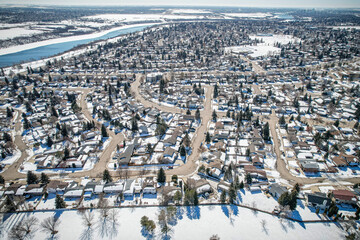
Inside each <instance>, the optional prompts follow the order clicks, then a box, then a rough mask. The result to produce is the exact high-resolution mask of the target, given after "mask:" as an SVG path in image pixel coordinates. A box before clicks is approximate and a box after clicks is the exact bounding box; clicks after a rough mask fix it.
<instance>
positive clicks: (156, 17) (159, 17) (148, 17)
mask: <svg viewBox="0 0 360 240" xmlns="http://www.w3.org/2000/svg"><path fill="white" fill-rule="evenodd" d="M203 18H204V16H201V15H172V14H100V15H94V16H86V17H83V19H87V20H96V19H101V20H105V21H108V22H111V23H114V22H143V21H162V22H165V21H166V19H203Z"/></svg>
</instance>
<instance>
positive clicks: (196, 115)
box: [195, 109, 201, 121]
mask: <svg viewBox="0 0 360 240" xmlns="http://www.w3.org/2000/svg"><path fill="white" fill-rule="evenodd" d="M195 119H196V120H197V121H200V119H201V118H200V110H199V109H196V112H195Z"/></svg>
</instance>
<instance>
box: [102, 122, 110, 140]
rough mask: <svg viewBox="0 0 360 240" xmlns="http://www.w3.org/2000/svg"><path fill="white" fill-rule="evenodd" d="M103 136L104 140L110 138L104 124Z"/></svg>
mask: <svg viewBox="0 0 360 240" xmlns="http://www.w3.org/2000/svg"><path fill="white" fill-rule="evenodd" d="M101 135H102V137H103V138H106V137H108V136H109V135H108V133H107V131H106V127H105V125H104V124H102V125H101Z"/></svg>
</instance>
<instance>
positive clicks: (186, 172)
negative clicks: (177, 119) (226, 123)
mask: <svg viewBox="0 0 360 240" xmlns="http://www.w3.org/2000/svg"><path fill="white" fill-rule="evenodd" d="M141 77H142V75H141V74H139V75H138V76H137V79H136V81H135V82H133V83H132V84H131V92H132V94H133V96H134V98H135V100H136V101H138V102H140V103H141V104H143V105H144V106H145V107H153V108H157V109H159V110H161V111H166V112H171V113H182V112H183V110H181V109H179V108H176V107H169V106H165V105H160V104H158V103H154V102H151V101H148V100H146V99H145V98H144V97H143V96H142V95H141V94H140V92H139V86H140V84H141V81H140V80H141ZM253 87H254V89H255V93H256V94H260V93H261V91H260V89H259V86H257V85H253ZM205 88H206V92H205V102H204V109H203V110H202V111H201V119H202V121H201V125H200V127H199V128H198V129H197V130H196V132H195V135H194V138H193V139H192V142H191V147H192V153H191V155H190V156H188V157H187V160H186V163H185V164H183V165H181V166H179V167H177V168H174V169H170V170H166V174H167V175H168V176H171V175H174V174H176V175H178V176H181V177H187V176H191V175H193V174H194V173H195V172H196V170H197V167H198V164H197V160H198V158H199V155H200V146H201V144H202V143H203V142H204V140H205V134H206V131H207V126H208V123H209V121H211V114H212V108H211V102H212V93H213V86H205ZM65 90H67V91H81V92H82V93H81V98H80V107H81V109H82V110H81V111H82V113H83V114H84V116H85V118H86V119H87V120H88V121H94V122H95V124H96V126H97V127H98V128H99V129H100V128H101V123H100V122H98V121H97V120H96V119H94V118H93V117H92V115H91V113H90V111H89V109H88V108H87V102H86V96H87V95H88V94H89V93H90V92H92V91H93V90H92V89H90V88H87V89H85V88H69V89H65ZM193 112H194V111H193ZM21 119H22V117H21V112H20V111H18V115H17V117H16V119H15V131H16V135H15V145H16V146H17V148H18V149H19V150H20V151H21V156H20V158H19V159H18V160H17V161H16V162H14V163H13V164H12V165H10V166H9V167H8V168H7V169H6V170H5V171H4V172H3V173H2V176H3V177H4V178H5V179H7V180H16V179H23V178H25V177H26V175H25V174H23V173H20V172H18V169H19V167H20V166H21V164H23V162H24V161H25V159H26V158H27V157H28V154H27V153H26V150H27V149H28V146H27V145H26V144H25V143H24V141H23V140H22V136H21V129H22V126H21V125H22V122H21ZM268 122H269V127H270V131H271V135H272V137H273V143H274V145H273V147H274V151H275V154H276V158H277V160H276V169H277V171H278V172H279V173H280V176H281V178H283V179H285V180H288V181H290V182H291V183H299V184H302V185H304V184H313V183H325V182H326V183H330V184H334V183H335V182H336V184H340V183H339V181H338V180H341V181H346V182H351V183H358V181H359V179H358V178H356V177H354V178H337V179H336V181H334V178H302V177H297V176H294V175H292V174H290V172H289V170H288V169H287V167H286V163H285V161H284V159H283V158H282V152H281V150H280V146H281V144H280V139H278V135H277V133H276V124H277V123H278V117H277V116H276V113H275V111H274V110H273V111H272V114H271V115H270V119H269V121H268ZM107 131H108V134H109V136H110V137H111V141H110V143H109V144H108V146H107V147H106V148H105V149H104V151H103V152H102V153H101V155H100V157H99V161H98V162H97V163H96V164H95V166H94V167H93V169H91V170H88V171H79V172H65V173H62V175H65V176H67V177H72V178H80V177H84V176H89V177H91V178H98V177H101V175H102V173H103V171H104V169H106V168H107V164H108V162H109V160H110V158H111V155H112V153H113V152H114V150H115V149H116V146H117V145H118V144H120V143H122V142H123V141H124V139H125V137H124V135H123V134H115V133H114V132H113V131H110V130H107ZM19 133H20V134H19ZM137 173H138V172H137V171H131V173H130V175H136V174H137ZM151 174H154V173H153V172H149V175H151ZM49 175H51V176H56V175H58V173H53V174H49ZM113 175H115V174H114V173H113Z"/></svg>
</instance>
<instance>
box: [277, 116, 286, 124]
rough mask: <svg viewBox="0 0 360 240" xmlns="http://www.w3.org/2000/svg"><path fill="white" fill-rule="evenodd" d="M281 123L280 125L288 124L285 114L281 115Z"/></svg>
mask: <svg viewBox="0 0 360 240" xmlns="http://www.w3.org/2000/svg"><path fill="white" fill-rule="evenodd" d="M279 124H280V125H285V124H286V122H285V117H284V115H282V116H281V118H280V120H279Z"/></svg>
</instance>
